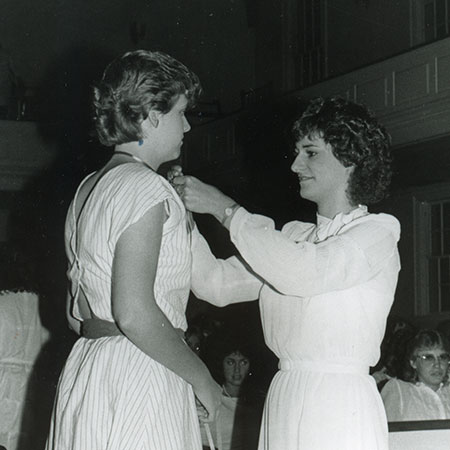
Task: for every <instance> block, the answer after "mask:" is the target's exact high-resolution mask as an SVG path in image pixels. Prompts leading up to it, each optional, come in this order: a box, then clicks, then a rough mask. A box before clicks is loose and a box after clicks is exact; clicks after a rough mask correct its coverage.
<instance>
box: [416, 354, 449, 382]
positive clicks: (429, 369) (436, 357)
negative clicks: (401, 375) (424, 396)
mask: <svg viewBox="0 0 450 450" xmlns="http://www.w3.org/2000/svg"><path fill="white" fill-rule="evenodd" d="M449 360H450V356H449V354H448V353H447V352H446V351H445V350H444V349H443V348H442V347H441V346H436V347H432V348H420V349H418V350H416V352H415V356H414V358H413V359H411V361H410V364H411V366H412V367H413V368H414V369H415V370H416V372H417V378H418V379H419V381H421V382H422V383H424V384H426V385H427V386H428V387H430V388H431V389H433V390H437V389H439V386H440V384H441V383H442V382H443V381H444V378H445V376H446V375H447V371H448V365H449Z"/></svg>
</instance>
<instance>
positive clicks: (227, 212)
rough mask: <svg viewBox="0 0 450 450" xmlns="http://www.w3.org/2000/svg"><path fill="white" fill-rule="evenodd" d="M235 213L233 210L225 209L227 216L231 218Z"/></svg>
mask: <svg viewBox="0 0 450 450" xmlns="http://www.w3.org/2000/svg"><path fill="white" fill-rule="evenodd" d="M232 212H233V208H225V215H226V216H231V213H232Z"/></svg>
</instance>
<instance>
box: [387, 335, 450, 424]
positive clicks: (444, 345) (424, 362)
mask: <svg viewBox="0 0 450 450" xmlns="http://www.w3.org/2000/svg"><path fill="white" fill-rule="evenodd" d="M449 362H450V344H449V341H448V340H447V338H446V337H445V336H444V335H443V334H441V333H439V332H438V331H434V330H421V331H419V332H418V333H417V334H416V336H414V337H413V338H412V339H411V340H410V341H409V342H408V343H407V346H406V351H405V357H404V369H403V373H402V377H401V379H398V378H393V379H391V380H389V381H388V382H387V383H386V384H385V386H384V388H383V389H382V391H381V397H382V398H383V402H384V406H385V408H386V415H387V417H388V421H389V422H398V421H406V420H440V419H450V385H449V383H448V366H449Z"/></svg>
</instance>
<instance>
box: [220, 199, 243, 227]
mask: <svg viewBox="0 0 450 450" xmlns="http://www.w3.org/2000/svg"><path fill="white" fill-rule="evenodd" d="M238 208H239V205H238V204H237V203H234V204H233V205H231V206H228V207H227V208H225V210H224V218H223V220H222V223H225V222H226V221H227V220H228V219H229V218H230V217H231V216H232V215H233V214H234V212H235V211H236V210H237V209H238Z"/></svg>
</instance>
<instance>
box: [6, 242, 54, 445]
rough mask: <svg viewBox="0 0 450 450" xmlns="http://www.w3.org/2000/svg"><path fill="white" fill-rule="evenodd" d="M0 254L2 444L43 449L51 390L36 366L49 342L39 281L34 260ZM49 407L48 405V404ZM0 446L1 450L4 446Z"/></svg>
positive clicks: (14, 253)
mask: <svg viewBox="0 0 450 450" xmlns="http://www.w3.org/2000/svg"><path fill="white" fill-rule="evenodd" d="M4 250H5V251H4V252H3V251H2V252H1V264H0V399H1V413H0V444H2V445H4V446H5V447H6V448H7V449H8V450H16V449H19V448H20V449H21V450H25V449H28V448H32V445H36V446H37V447H36V448H42V446H43V445H44V444H45V435H46V429H45V427H46V426H47V423H43V422H42V420H41V419H43V420H47V421H48V415H49V413H50V408H49V407H51V400H50V402H48V401H47V402H46V399H45V398H44V399H43V398H42V396H45V395H47V396H49V397H51V394H52V393H53V392H52V391H53V389H52V388H53V386H49V385H48V384H45V383H42V382H43V381H44V380H42V379H40V374H39V373H36V370H35V369H36V364H37V363H38V358H39V357H40V354H41V352H42V350H43V348H44V345H45V344H46V342H47V341H48V340H49V338H50V334H49V331H48V330H47V329H46V328H45V327H44V326H43V325H42V323H41V318H40V299H39V294H38V288H37V286H38V283H37V282H36V278H35V271H34V265H33V261H32V259H31V258H29V257H27V256H26V255H25V254H24V253H23V252H21V251H18V250H17V249H13V248H9V247H8V248H7V249H4ZM49 403H50V404H49ZM0 448H1V447H0Z"/></svg>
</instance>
